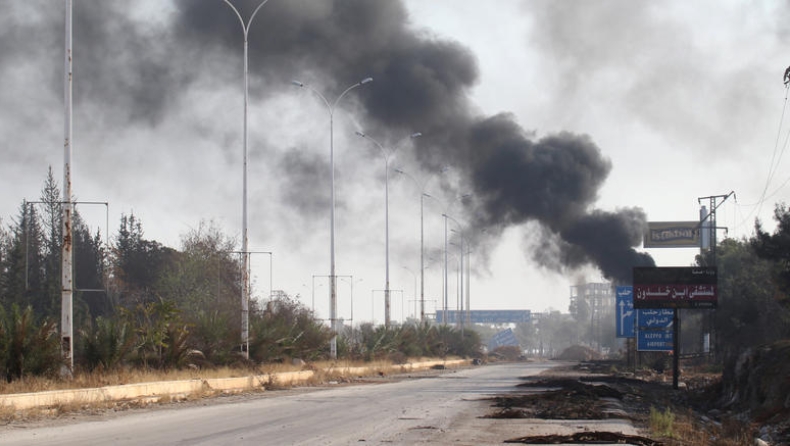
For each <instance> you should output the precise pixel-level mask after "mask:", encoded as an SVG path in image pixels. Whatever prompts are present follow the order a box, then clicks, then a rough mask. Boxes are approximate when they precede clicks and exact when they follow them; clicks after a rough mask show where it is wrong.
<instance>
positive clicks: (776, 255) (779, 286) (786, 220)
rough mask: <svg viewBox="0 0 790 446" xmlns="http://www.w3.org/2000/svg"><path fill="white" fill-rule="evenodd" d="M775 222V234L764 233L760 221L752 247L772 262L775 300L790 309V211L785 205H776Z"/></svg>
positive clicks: (756, 225)
mask: <svg viewBox="0 0 790 446" xmlns="http://www.w3.org/2000/svg"><path fill="white" fill-rule="evenodd" d="M774 220H776V223H777V227H776V230H775V231H774V233H773V234H768V233H767V232H765V231H763V229H762V224H761V223H760V221H759V220H758V221H757V222H756V223H755V233H756V234H755V236H754V238H753V239H752V247H753V248H754V250H755V252H756V253H757V256H758V257H760V258H761V259H765V260H768V261H770V262H771V264H772V266H771V274H772V277H773V279H774V283H775V284H776V288H775V289H774V298H775V299H776V300H777V301H778V302H779V303H780V304H781V305H783V306H784V307H785V308H788V309H790V210H788V208H787V206H786V205H785V204H783V203H782V204H777V205H776V208H775V209H774Z"/></svg>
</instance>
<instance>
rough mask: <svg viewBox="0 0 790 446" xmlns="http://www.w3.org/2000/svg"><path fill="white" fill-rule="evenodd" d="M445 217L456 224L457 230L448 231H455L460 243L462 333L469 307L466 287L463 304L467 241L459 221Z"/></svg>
mask: <svg viewBox="0 0 790 446" xmlns="http://www.w3.org/2000/svg"><path fill="white" fill-rule="evenodd" d="M447 218H449V219H450V220H452V221H453V223H455V224H456V225H458V230H457V231H456V230H455V229H450V231H451V232H455V233H456V234H458V235H459V236H460V237H461V244H460V245H458V249H459V250H460V251H459V255H460V257H461V260H460V276H461V280H460V290H461V292H460V296H461V298H460V301H459V302H460V305H459V307H460V310H461V312H460V314H459V319H458V325H459V326H460V327H461V333H463V330H464V324H465V322H466V317H465V316H466V314H467V312H468V310H469V308H468V306H469V298H468V293H469V290H468V289H467V299H466V300H467V302H466V304H464V275H465V274H466V273H465V272H464V255H466V254H467V250H468V249H469V242H468V241H467V240H466V236H465V235H464V230H463V226H461V223H459V222H458V220H456V219H454V218H453V217H450V216H449V215H448V216H447ZM466 261H467V263H469V259H468V258H467V259H466ZM466 281H467V283H469V276H468V275H467V276H466Z"/></svg>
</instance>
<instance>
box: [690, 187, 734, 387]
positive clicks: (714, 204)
mask: <svg viewBox="0 0 790 446" xmlns="http://www.w3.org/2000/svg"><path fill="white" fill-rule="evenodd" d="M731 195H732V196H735V191H731V192H730V193H729V194H726V195H711V196H708V197H699V198H697V203H698V204H702V201H703V200H708V209H709V211H707V214H706V209H705V206H702V207H701V208H700V223H699V224H700V258H701V259H702V261H703V262H705V256H704V254H705V247H704V240H705V237H704V236H703V231H705V230H708V231H709V232H708V234H707V235H708V240H709V245H710V247H709V249H710V266H716V245H717V242H716V231H717V230H718V229H725V230H726V229H727V228H726V227H722V228H719V227H718V226H716V210H717V209H718V208H719V206H721V205H722V204H724V202H725V201H727V199H728V198H730V196H731ZM736 199H737V198H736ZM718 200H721V201H718ZM706 263H707V262H706ZM714 311H715V310H707V314H706V315H705V323H704V324H705V325H707V327H704V329H703V332H705V333H706V334H707V335H708V339H707V344H708V345H707V347H708V353H709V355H712V354H713V353H714V352H715V349H714V345H715V342H714V339H715V331H716V330H715V328H716V327H715V325H716V324H714V323H713V314H714ZM677 313H678V310H677V309H676V310H675V314H677ZM676 322H678V323H679V321H676ZM703 336H705V334H703ZM675 342H679V341H675ZM702 343H703V350H704V349H705V344H706V342H705V339H704V338H703V340H702ZM676 373H677V372H676Z"/></svg>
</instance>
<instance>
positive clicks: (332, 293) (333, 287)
mask: <svg viewBox="0 0 790 446" xmlns="http://www.w3.org/2000/svg"><path fill="white" fill-rule="evenodd" d="M372 81H373V78H372V77H366V78H364V79H362V80H361V81H359V82H357V83H356V84H354V85H351V86H350V87H348V88H346V89H345V90H344V91H343V92H342V93H340V96H338V97H337V99H335V102H333V103H330V102H329V101H328V100H327V99H326V97H324V95H322V94H321V93H319V92H318V90H315V89H314V88H312V87H310V86H309V85H306V84H304V83H302V82H299V81H291V83H292V84H293V85H296V86H297V87H299V88H307V89H308V90H310V91H312V92H313V93H315V95H316V96H318V97H319V98H321V100H322V101H323V103H324V105H326V108H327V111H329V164H330V169H331V175H330V178H331V186H330V190H331V192H330V193H331V199H330V201H331V205H330V206H331V210H330V214H329V321H330V322H329V324H330V326H331V327H333V328H334V326H335V320H336V319H337V278H336V277H335V142H334V140H335V138H334V116H335V107H336V106H337V104H338V103H339V102H340V100H341V99H343V96H345V95H346V94H347V93H348V92H349V91H351V90H353V89H355V88H357V87H359V86H361V85H364V84H367V83H368V82H372ZM329 350H330V351H329V355H330V357H331V358H332V359H336V358H337V334H333V335H332V339H331V340H330V342H329Z"/></svg>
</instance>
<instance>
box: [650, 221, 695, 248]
mask: <svg viewBox="0 0 790 446" xmlns="http://www.w3.org/2000/svg"><path fill="white" fill-rule="evenodd" d="M699 237H700V223H699V222H698V221H657V222H648V223H647V231H646V232H645V237H644V245H645V248H699V247H700V238H699Z"/></svg>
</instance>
